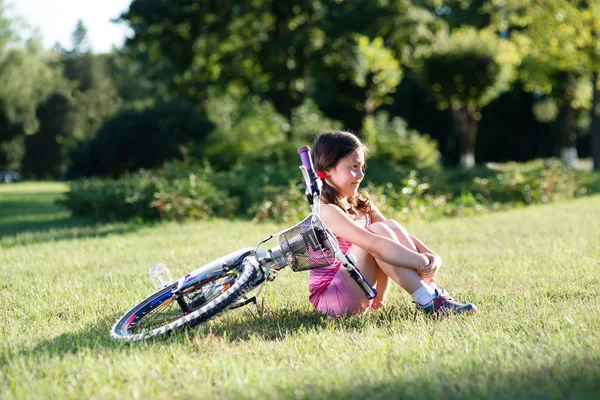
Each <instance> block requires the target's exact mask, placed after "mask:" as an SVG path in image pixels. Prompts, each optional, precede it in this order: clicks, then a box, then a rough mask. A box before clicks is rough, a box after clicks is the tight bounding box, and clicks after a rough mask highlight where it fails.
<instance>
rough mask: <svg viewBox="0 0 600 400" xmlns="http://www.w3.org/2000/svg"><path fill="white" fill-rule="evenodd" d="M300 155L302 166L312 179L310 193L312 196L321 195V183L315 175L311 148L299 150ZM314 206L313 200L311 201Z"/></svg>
mask: <svg viewBox="0 0 600 400" xmlns="http://www.w3.org/2000/svg"><path fill="white" fill-rule="evenodd" d="M298 154H300V159H301V160H302V166H303V167H304V169H306V172H307V173H308V177H309V179H310V187H309V189H310V191H311V192H312V195H313V196H314V195H317V196H320V195H321V186H320V185H319V181H318V180H317V174H316V173H315V169H314V167H313V162H312V158H311V157H310V146H302V147H300V148H298ZM309 201H310V203H311V204H312V200H310V199H309Z"/></svg>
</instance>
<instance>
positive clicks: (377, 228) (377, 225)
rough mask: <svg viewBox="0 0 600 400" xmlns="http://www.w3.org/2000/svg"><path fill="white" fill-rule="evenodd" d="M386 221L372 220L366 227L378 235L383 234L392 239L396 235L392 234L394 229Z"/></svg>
mask: <svg viewBox="0 0 600 400" xmlns="http://www.w3.org/2000/svg"><path fill="white" fill-rule="evenodd" d="M386 222H387V221H381V222H373V223H372V224H371V225H369V226H368V227H367V229H368V230H370V231H371V232H373V233H376V234H378V235H380V236H385V237H388V238H392V239H393V238H395V237H396V235H395V234H394V230H393V229H392V228H391V227H390V226H389V225H388V224H387V223H386Z"/></svg>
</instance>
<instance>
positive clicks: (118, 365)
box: [0, 185, 600, 399]
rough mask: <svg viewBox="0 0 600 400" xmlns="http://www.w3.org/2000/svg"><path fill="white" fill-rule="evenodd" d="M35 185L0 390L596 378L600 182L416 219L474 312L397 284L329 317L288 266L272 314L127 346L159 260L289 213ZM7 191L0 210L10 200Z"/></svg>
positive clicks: (213, 247)
mask: <svg viewBox="0 0 600 400" xmlns="http://www.w3.org/2000/svg"><path fill="white" fill-rule="evenodd" d="M34 186H35V185H31V186H23V187H24V188H25V191H24V192H19V191H18V190H13V189H11V190H13V192H12V194H15V195H18V196H21V195H22V194H23V193H40V195H39V196H33V197H21V198H23V199H25V200H24V201H23V203H26V202H28V201H30V202H31V203H30V205H29V206H27V205H26V204H22V205H21V207H20V208H15V209H14V210H16V209H19V210H22V212H24V213H30V214H22V215H20V214H18V213H15V212H11V213H2V211H0V230H1V231H2V232H4V233H3V234H2V237H1V238H0V246H2V250H1V251H0V266H1V267H0V302H1V304H2V305H3V310H4V313H3V316H2V318H1V319H0V337H2V340H1V341H0V382H2V385H0V398H2V399H11V398H92V397H94V398H116V397H134V398H164V397H190V398H236V399H237V398H240V397H241V398H330V397H333V398H344V399H345V398H360V397H367V396H368V397H369V398H382V399H388V398H399V397H403V398H433V397H443V398H465V397H478V398H527V399H529V398H556V397H559V398H564V397H567V398H568V397H573V398H595V397H596V395H597V393H598V392H599V390H600V386H599V382H600V336H599V335H598V332H599V331H600V319H599V318H598V315H600V306H599V304H600V294H599V292H598V288H599V287H600V274H599V272H600V266H599V264H598V262H599V261H600V242H599V241H598V237H600V224H598V209H600V197H599V196H594V197H589V198H583V199H578V200H573V201H570V202H560V203H557V204H553V205H544V206H539V207H531V208H524V209H519V210H513V211H509V212H499V213H495V214H489V215H484V216H480V217H473V218H464V219H460V218H454V219H445V220H441V221H437V222H435V223H431V224H426V223H413V224H410V226H407V228H408V229H409V231H411V232H413V233H414V234H416V235H417V236H419V237H420V238H421V239H423V240H424V241H425V242H426V243H427V244H428V245H430V246H431V247H432V248H434V249H436V250H437V251H439V253H440V254H441V256H442V257H443V259H444V266H443V268H442V270H441V271H440V276H439V280H440V282H441V283H442V285H443V286H444V287H446V288H447V289H448V290H450V291H451V293H452V294H453V295H454V296H455V297H456V298H458V299H461V300H467V301H473V302H475V303H476V304H477V306H478V307H479V309H480V312H479V313H478V314H477V315H474V316H471V317H465V316H456V317H450V318H443V319H434V318H425V317H423V316H422V315H418V314H415V312H414V307H413V304H412V302H411V299H410V297H409V296H408V295H406V294H405V293H403V292H401V291H400V290H399V289H397V288H394V290H393V291H392V293H391V301H390V304H389V305H388V306H386V307H385V308H384V309H382V310H381V311H379V312H375V313H369V314H367V315H364V316H360V317H349V318H326V317H323V316H321V315H319V314H318V313H316V312H315V311H314V310H313V309H312V307H311V306H310V304H309V302H308V290H307V284H308V274H307V273H298V274H295V273H293V272H291V271H289V270H284V271H282V273H281V274H280V277H279V278H278V279H277V280H276V281H275V282H273V283H272V284H271V286H270V288H269V291H268V294H267V299H268V303H269V306H270V308H271V311H272V315H270V316H267V317H264V318H260V317H253V316H251V315H250V314H249V313H248V311H247V310H244V309H242V310H235V311H231V312H229V313H227V314H225V315H223V316H222V317H220V318H217V319H215V320H213V321H211V322H210V323H208V324H206V325H204V326H201V327H199V328H197V329H193V330H190V331H187V332H185V333H182V334H178V335H173V336H171V337H168V338H165V339H159V340H153V341H149V342H145V343H136V344H123V343H120V342H116V341H114V340H111V339H110V338H109V337H108V332H109V329H110V326H111V325H112V323H113V322H114V320H115V319H116V318H117V317H118V316H120V315H121V314H123V313H124V312H125V311H126V310H127V309H129V308H130V307H131V306H132V305H133V304H134V303H135V302H137V301H139V300H141V299H142V298H144V297H145V296H146V295H148V294H149V293H151V291H152V285H151V283H150V281H149V278H148V275H147V273H148V269H149V267H150V266H151V265H152V264H154V263H156V262H164V263H165V264H167V265H168V266H169V267H170V269H171V271H172V272H173V275H174V276H175V275H178V276H179V275H183V274H185V273H187V272H189V270H191V269H193V268H196V267H198V266H201V265H202V264H204V263H207V262H209V261H211V260H213V259H215V258H217V257H219V256H221V255H223V254H226V253H228V252H230V251H232V250H235V249H237V248H240V247H246V246H254V245H255V244H256V243H257V242H258V241H259V240H261V239H262V238H264V237H266V236H267V235H269V234H271V233H274V232H276V231H278V230H279V229H281V228H283V226H281V225H279V226H277V225H255V224H252V223H250V222H245V221H222V220H217V221H203V222H193V223H185V224H176V223H169V224H156V225H147V224H127V223H119V224H92V225H89V224H86V223H85V221H79V220H75V222H73V221H72V220H70V219H69V218H68V217H66V216H64V215H63V214H61V213H62V212H63V211H61V210H60V209H59V208H54V207H55V206H54V205H52V204H51V202H52V201H53V200H52V196H53V193H54V195H57V193H56V192H52V191H51V190H50V189H48V190H47V192H45V194H47V195H48V196H49V197H44V196H45V195H44V193H42V192H43V191H36V190H35V189H34V188H33V187H34ZM5 188H6V187H1V188H0V209H1V207H2V204H6V203H8V202H11V201H13V200H14V199H8V197H7V193H8V192H6V191H4V189H5ZM59 191H60V189H59ZM48 202H50V204H49V203H48ZM36 215H37V216H36ZM57 216H58V217H57ZM31 219H33V220H35V221H37V222H36V223H38V224H40V223H41V222H44V221H45V222H46V224H41V225H35V224H33V225H32V224H31ZM69 221H71V222H69ZM18 224H21V225H20V226H21V228H22V229H24V231H23V230H19V226H18ZM7 226H8V227H9V228H10V229H7V228H6V227H7ZM36 226H41V230H38V229H37V228H36Z"/></svg>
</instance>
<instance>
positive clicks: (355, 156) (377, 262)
mask: <svg viewBox="0 0 600 400" xmlns="http://www.w3.org/2000/svg"><path fill="white" fill-rule="evenodd" d="M366 155H367V148H366V146H364V145H363V144H362V143H361V142H360V140H358V138H357V137H356V136H354V135H353V134H351V133H348V132H327V133H323V134H321V135H319V136H318V137H317V139H316V140H315V142H314V143H313V147H312V157H313V162H314V165H315V169H316V170H317V173H318V175H319V177H321V179H322V181H323V190H322V196H321V202H322V206H321V218H322V219H323V221H324V222H325V224H327V226H328V227H329V228H330V229H331V230H332V231H333V232H334V233H335V235H336V236H337V239H338V241H339V243H340V248H341V250H342V252H343V253H344V254H346V253H348V252H349V253H351V254H353V255H354V256H355V257H356V259H357V263H356V266H357V268H358V269H359V270H360V272H361V273H362V274H363V276H364V277H365V279H366V280H367V281H368V282H369V283H370V284H371V285H372V286H373V287H375V288H376V290H377V297H375V299H373V300H367V299H366V298H365V295H364V292H363V291H362V290H361V289H360V287H359V286H358V285H357V284H356V282H354V280H353V279H352V278H351V277H350V276H349V275H348V272H347V271H346V269H345V268H340V263H339V262H336V263H335V264H334V265H332V266H330V267H325V268H318V269H313V270H311V272H310V285H309V291H310V301H311V303H312V304H313V305H314V306H315V308H316V309H317V310H318V311H320V312H321V313H323V314H327V315H344V314H359V313H362V312H364V311H366V310H368V309H378V308H380V307H382V306H384V305H385V304H386V302H387V295H388V291H389V285H390V282H391V281H393V282H396V283H397V284H398V285H400V286H401V287H402V288H403V289H404V290H406V291H407V292H408V293H410V294H411V295H412V296H413V298H414V300H415V302H416V305H417V308H418V309H420V310H423V311H424V312H426V313H442V312H443V313H449V312H455V313H469V312H473V311H475V310H476V308H475V306H474V305H472V304H461V303H458V302H456V301H454V300H453V299H452V298H451V297H450V296H448V294H447V293H446V291H441V292H440V291H439V290H438V288H437V287H436V284H435V278H434V276H435V274H436V272H437V271H438V269H439V268H440V267H441V265H442V259H441V258H440V257H439V256H438V255H437V254H435V253H434V252H433V251H431V250H430V249H429V248H427V246H425V244H423V242H421V241H420V240H419V239H417V238H416V237H414V236H413V235H411V234H409V233H408V232H407V231H406V229H404V228H403V227H402V226H401V225H400V224H399V223H397V222H396V221H393V220H389V219H386V218H385V217H384V216H383V214H382V213H381V212H380V211H379V210H378V209H377V207H376V206H375V205H374V204H372V203H371V202H370V200H369V198H368V196H367V195H365V194H362V193H361V194H357V193H358V187H359V185H360V182H361V181H362V180H363V178H364V176H365V175H364V168H365V157H366Z"/></svg>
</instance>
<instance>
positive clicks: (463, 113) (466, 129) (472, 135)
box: [452, 108, 479, 168]
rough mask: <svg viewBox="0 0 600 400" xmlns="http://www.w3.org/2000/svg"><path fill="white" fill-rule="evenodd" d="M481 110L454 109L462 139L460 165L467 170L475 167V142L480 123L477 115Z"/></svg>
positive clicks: (455, 119) (453, 114)
mask: <svg viewBox="0 0 600 400" xmlns="http://www.w3.org/2000/svg"><path fill="white" fill-rule="evenodd" d="M478 112H479V109H472V110H469V109H466V108H452V116H453V117H454V124H455V126H456V131H457V133H458V136H459V139H460V165H462V166H463V167H466V168H472V167H474V166H475V142H476V140H477V127H478V125H479V121H478V120H477V119H476V118H475V115H476V114H477V113H478Z"/></svg>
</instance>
